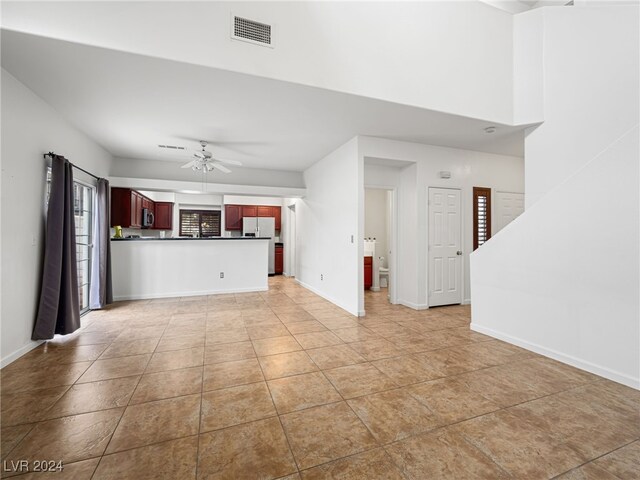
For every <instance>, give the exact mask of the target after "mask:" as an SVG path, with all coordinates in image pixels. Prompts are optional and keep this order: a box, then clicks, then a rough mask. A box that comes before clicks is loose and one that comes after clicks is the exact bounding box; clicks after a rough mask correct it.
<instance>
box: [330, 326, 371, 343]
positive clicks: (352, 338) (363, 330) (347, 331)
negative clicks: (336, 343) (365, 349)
mask: <svg viewBox="0 0 640 480" xmlns="http://www.w3.org/2000/svg"><path fill="white" fill-rule="evenodd" d="M333 333H335V334H336V335H337V336H338V338H340V340H342V341H343V342H345V343H353V342H363V341H365V340H376V339H379V338H382V337H380V335H378V334H377V333H374V332H373V331H372V330H369V329H368V328H367V327H359V326H356V327H350V328H339V329H337V330H333Z"/></svg>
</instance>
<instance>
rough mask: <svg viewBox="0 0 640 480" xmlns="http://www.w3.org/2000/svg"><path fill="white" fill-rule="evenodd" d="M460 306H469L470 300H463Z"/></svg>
mask: <svg viewBox="0 0 640 480" xmlns="http://www.w3.org/2000/svg"><path fill="white" fill-rule="evenodd" d="M461 305H471V299H470V298H465V299H464V300H463V301H462V303H461Z"/></svg>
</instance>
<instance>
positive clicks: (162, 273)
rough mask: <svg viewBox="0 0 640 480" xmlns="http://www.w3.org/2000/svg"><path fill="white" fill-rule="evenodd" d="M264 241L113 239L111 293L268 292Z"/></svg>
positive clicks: (148, 295)
mask: <svg viewBox="0 0 640 480" xmlns="http://www.w3.org/2000/svg"><path fill="white" fill-rule="evenodd" d="M268 245H269V242H268V240H259V239H256V240H226V239H224V240H129V241H127V240H124V241H112V242H111V257H112V271H113V297H114V299H115V300H136V299H142V298H162V297H180V296H192V295H211V294H216V293H238V292H258V291H266V290H268V288H269V286H268V258H269V257H268V255H267V247H268ZM220 273H224V278H220Z"/></svg>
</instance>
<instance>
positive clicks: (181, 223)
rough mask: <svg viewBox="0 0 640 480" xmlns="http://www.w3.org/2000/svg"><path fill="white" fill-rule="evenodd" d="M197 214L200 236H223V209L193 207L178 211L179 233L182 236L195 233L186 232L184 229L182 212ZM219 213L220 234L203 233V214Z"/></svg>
mask: <svg viewBox="0 0 640 480" xmlns="http://www.w3.org/2000/svg"><path fill="white" fill-rule="evenodd" d="M183 213H187V214H194V213H195V214H197V215H198V238H212V237H222V210H213V209H212V210H202V209H193V208H181V209H180V210H179V211H178V235H179V236H181V237H187V236H191V237H193V235H192V234H191V233H185V232H184V231H183V229H182V228H183V222H182V214H183ZM203 214H206V215H211V214H214V215H217V217H218V232H219V235H204V236H203V235H202V215H203Z"/></svg>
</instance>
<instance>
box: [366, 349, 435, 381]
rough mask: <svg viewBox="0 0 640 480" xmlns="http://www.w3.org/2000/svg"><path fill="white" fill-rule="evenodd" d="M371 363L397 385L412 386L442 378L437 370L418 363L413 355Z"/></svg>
mask: <svg viewBox="0 0 640 480" xmlns="http://www.w3.org/2000/svg"><path fill="white" fill-rule="evenodd" d="M371 363H372V364H373V365H374V366H375V367H376V368H377V369H378V370H380V371H381V372H382V373H384V374H385V375H387V376H388V377H389V378H391V379H392V380H393V381H394V382H395V383H396V384H397V385H410V384H412V383H418V382H424V381H427V380H434V379H436V378H439V377H440V376H441V375H440V374H439V373H438V372H437V371H436V370H434V369H433V368H430V367H429V366H427V365H425V364H424V363H422V362H420V361H418V360H417V359H416V358H415V357H413V356H411V355H403V356H401V357H392V358H385V359H382V360H376V361H374V362H371Z"/></svg>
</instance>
